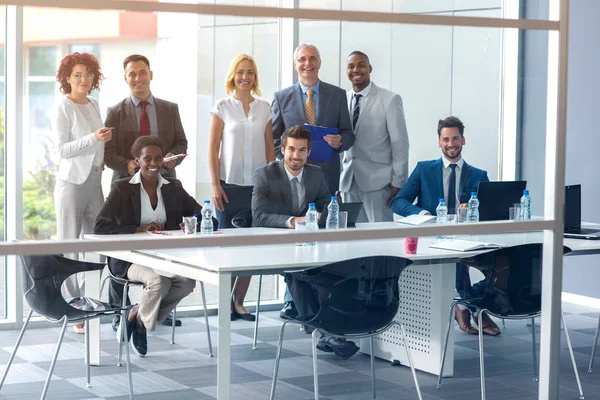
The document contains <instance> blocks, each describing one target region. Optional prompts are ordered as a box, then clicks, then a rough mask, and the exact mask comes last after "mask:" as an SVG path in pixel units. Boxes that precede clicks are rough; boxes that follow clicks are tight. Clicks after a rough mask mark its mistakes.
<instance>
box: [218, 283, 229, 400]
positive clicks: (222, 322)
mask: <svg viewBox="0 0 600 400" xmlns="http://www.w3.org/2000/svg"><path fill="white" fill-rule="evenodd" d="M218 321H219V344H218V346H219V347H218V351H217V357H218V358H217V398H218V399H219V400H229V398H230V397H229V389H230V388H229V384H230V382H231V347H230V346H231V274H230V273H221V274H219V318H218Z"/></svg>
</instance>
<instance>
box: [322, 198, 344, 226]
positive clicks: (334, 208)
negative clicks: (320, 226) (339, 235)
mask: <svg viewBox="0 0 600 400" xmlns="http://www.w3.org/2000/svg"><path fill="white" fill-rule="evenodd" d="M339 227H340V205H339V204H338V202H337V196H331V203H329V205H328V206H327V221H326V222H325V228H326V229H338V228H339Z"/></svg>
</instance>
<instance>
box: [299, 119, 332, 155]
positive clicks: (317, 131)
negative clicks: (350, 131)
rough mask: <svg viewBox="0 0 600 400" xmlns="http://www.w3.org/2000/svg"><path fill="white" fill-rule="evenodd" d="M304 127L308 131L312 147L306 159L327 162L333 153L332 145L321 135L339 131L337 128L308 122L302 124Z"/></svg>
mask: <svg viewBox="0 0 600 400" xmlns="http://www.w3.org/2000/svg"><path fill="white" fill-rule="evenodd" d="M304 127H305V128H307V129H308V130H309V131H310V135H311V138H312V148H311V150H310V156H308V160H309V161H318V162H329V160H330V159H331V154H333V147H331V146H330V145H329V143H327V142H326V141H325V139H323V136H325V135H337V134H338V133H339V129H338V128H328V127H326V126H315V125H309V124H304Z"/></svg>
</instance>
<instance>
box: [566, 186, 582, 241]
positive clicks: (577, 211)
mask: <svg viewBox="0 0 600 400" xmlns="http://www.w3.org/2000/svg"><path fill="white" fill-rule="evenodd" d="M579 229H581V185H570V186H565V232H570V231H576V230H579Z"/></svg>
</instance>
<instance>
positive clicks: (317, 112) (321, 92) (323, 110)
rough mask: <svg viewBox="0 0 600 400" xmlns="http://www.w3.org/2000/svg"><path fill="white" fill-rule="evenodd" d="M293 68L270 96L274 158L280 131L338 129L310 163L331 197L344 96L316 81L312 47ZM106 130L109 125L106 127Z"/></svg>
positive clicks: (301, 51)
mask: <svg viewBox="0 0 600 400" xmlns="http://www.w3.org/2000/svg"><path fill="white" fill-rule="evenodd" d="M294 68H295V69H296V72H297V73H298V82H297V83H295V84H293V85H292V86H290V87H288V88H285V89H282V90H280V91H279V92H276V93H275V94H274V95H273V103H272V104H271V108H272V109H273V139H274V140H275V154H277V157H278V158H279V159H281V158H282V154H281V153H280V149H281V135H282V134H283V131H284V130H286V129H287V128H289V127H292V126H294V125H303V124H305V123H308V124H310V125H319V126H326V127H328V128H338V130H339V132H338V134H337V135H325V140H326V141H327V143H328V144H329V145H330V146H331V147H333V149H334V152H333V155H332V157H331V159H330V160H329V162H328V163H325V162H316V161H312V160H311V163H312V164H314V165H317V166H319V167H321V169H322V170H323V173H324V175H325V182H326V183H327V187H328V188H329V193H331V194H332V195H334V194H335V193H336V192H337V191H338V190H339V186H340V157H339V154H340V153H341V152H343V151H346V150H348V149H349V148H350V147H352V145H353V144H354V132H353V131H352V125H351V122H350V113H349V112H348V105H347V104H346V92H345V91H344V90H343V89H341V88H339V87H337V86H333V85H330V84H329V83H326V82H323V81H321V80H319V69H320V68H321V55H320V54H319V50H318V49H317V48H316V47H315V46H314V45H312V44H306V43H303V44H301V45H299V46H298V47H296V50H294ZM106 126H109V125H106ZM283 299H284V301H285V305H284V307H283V309H282V310H281V314H280V316H281V318H289V317H293V316H295V315H296V314H297V312H296V309H295V305H294V300H293V299H292V297H291V296H290V293H289V291H288V290H286V292H285V296H284V298H283Z"/></svg>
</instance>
